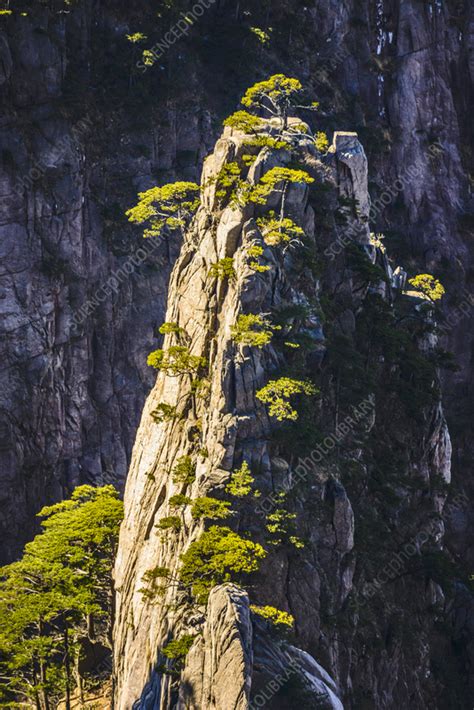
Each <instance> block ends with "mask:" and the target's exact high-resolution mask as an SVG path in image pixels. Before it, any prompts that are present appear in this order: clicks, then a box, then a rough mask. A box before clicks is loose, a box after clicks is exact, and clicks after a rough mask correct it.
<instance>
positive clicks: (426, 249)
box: [0, 0, 474, 707]
mask: <svg viewBox="0 0 474 710" xmlns="http://www.w3.org/2000/svg"><path fill="white" fill-rule="evenodd" d="M23 6H24V9H25V11H26V12H27V13H28V16H27V17H23V16H20V17H19V16H18V12H17V11H18V10H20V9H22V7H23ZM181 9H182V7H181V6H180V7H179V8H178V11H181ZM183 9H187V8H183ZM174 19H176V18H174ZM174 19H173V18H170V17H169V16H167V15H165V16H164V17H163V19H162V20H157V18H156V8H155V6H154V4H153V7H151V6H150V4H149V3H148V2H141V1H140V0H138V1H137V2H134V3H133V6H132V5H131V4H130V3H124V2H121V0H120V1H119V2H117V1H116V0H114V1H113V2H112V1H111V0H110V1H107V0H106V1H104V0H99V1H98V2H94V3H92V2H90V1H89V0H85V1H84V2H80V3H73V4H70V5H68V7H67V8H66V11H65V12H64V8H63V7H62V4H61V3H60V2H55V3H49V5H48V6H46V4H44V5H43V4H40V3H35V4H33V3H29V2H25V3H23V2H21V0H18V1H17V2H16V3H15V8H14V13H13V15H12V16H10V17H6V16H2V17H1V18H0V92H1V95H0V102H1V110H0V141H1V146H2V150H1V151H0V194H1V205H0V212H1V220H0V221H1V230H2V241H1V243H2V246H1V247H0V250H1V254H2V258H1V261H2V264H1V288H2V300H1V303H2V306H1V307H0V308H1V313H2V315H1V321H0V329H1V340H2V355H3V358H2V364H1V366H0V369H1V371H2V383H1V390H0V391H1V395H0V397H1V404H0V524H1V526H2V528H1V533H0V540H1V545H2V552H1V556H2V559H8V560H10V559H12V558H13V557H14V556H15V555H16V554H17V553H18V551H19V550H20V548H21V546H22V544H23V542H24V541H25V540H26V539H29V538H30V537H31V535H32V534H33V531H34V529H35V523H34V515H35V513H36V512H37V511H38V510H39V509H40V508H41V506H42V505H43V504H44V503H46V502H51V501H53V500H56V499H58V498H60V497H62V496H63V495H64V494H66V493H67V492H68V491H69V490H70V489H71V487H73V486H74V485H75V484H76V483H77V482H79V481H95V482H97V483H100V482H103V481H110V480H113V481H115V482H117V483H118V484H119V485H121V484H122V482H123V480H124V477H125V474H126V471H127V467H128V463H129V457H130V453H131V449H132V444H133V440H134V437H135V431H136V426H137V424H138V421H139V416H140V412H141V410H142V407H143V402H144V399H145V397H146V394H147V393H148V391H149V389H150V387H151V386H152V384H153V379H154V378H153V375H152V374H151V373H150V372H149V370H148V369H147V368H146V367H145V365H144V362H145V355H146V353H147V352H148V351H149V350H150V349H151V347H152V343H153V344H154V345H156V342H157V341H156V338H155V334H154V332H153V329H154V327H155V326H156V325H159V323H160V322H162V320H163V315H164V311H165V306H166V297H167V281H168V274H169V271H170V269H171V266H172V262H173V261H174V258H175V256H176V254H177V253H178V245H169V250H168V248H167V247H166V246H163V251H160V250H158V251H157V253H156V254H155V255H154V256H151V257H149V258H148V260H147V262H146V265H143V266H141V267H138V268H137V269H136V271H135V273H134V274H133V275H132V276H131V277H130V279H126V280H124V282H123V283H121V285H120V287H119V289H118V294H117V293H112V294H110V295H109V296H107V298H106V299H105V301H104V302H102V303H101V304H100V305H99V306H97V307H96V308H95V310H94V312H93V313H91V314H89V315H87V316H86V317H85V319H84V323H83V327H82V329H81V330H80V331H79V332H72V331H71V327H70V326H71V320H72V315H73V313H76V312H77V309H78V308H80V307H81V306H82V305H83V304H84V302H85V300H87V299H88V298H90V297H91V296H93V295H94V294H95V293H96V291H97V289H98V288H99V287H101V286H102V285H103V284H104V282H105V281H107V280H108V279H109V278H110V276H111V274H112V273H113V272H114V271H115V270H116V269H117V268H118V267H119V266H122V265H123V264H124V263H125V262H126V261H127V259H128V257H129V256H130V255H131V254H132V253H133V251H134V250H136V248H137V247H138V246H140V237H139V236H138V235H135V234H132V233H131V232H129V231H128V228H127V226H126V223H125V221H124V218H123V212H124V210H125V209H126V208H127V207H129V206H130V205H131V204H133V201H134V199H135V193H136V192H137V190H139V189H143V188H146V187H148V186H150V185H151V184H154V183H155V182H157V181H159V182H165V181H167V180H172V179H175V178H177V177H179V178H183V177H185V178H189V179H196V178H197V176H198V174H199V172H200V168H201V163H202V160H203V158H204V157H205V155H206V154H207V152H208V151H209V150H210V149H211V147H212V146H213V144H214V141H215V139H216V137H217V136H218V134H219V132H220V119H221V118H223V116H224V115H227V114H228V113H230V111H232V110H234V109H235V107H236V105H237V101H238V98H239V96H240V94H241V93H242V90H243V89H245V88H246V87H247V86H249V85H250V84H252V83H253V82H254V81H255V80H257V79H261V78H263V77H264V76H268V75H269V74H271V73H273V72H275V71H283V72H285V73H287V74H290V75H296V76H298V77H299V78H300V79H301V80H302V81H303V82H304V83H305V84H306V85H307V86H308V87H309V88H310V89H311V91H312V94H313V96H314V98H320V99H321V101H322V114H323V121H322V124H321V125H318V127H319V128H326V129H327V130H328V131H329V132H332V131H333V130H334V129H347V130H349V131H353V130H356V131H357V132H358V134H359V136H360V138H361V140H362V142H363V144H364V148H365V152H366V153H367V155H368V158H369V191H370V194H371V197H372V205H373V209H372V213H371V228H372V229H373V230H374V231H385V233H386V244H387V245H388V247H389V250H390V253H391V255H392V256H393V255H395V261H394V263H393V265H394V266H395V265H396V264H403V265H404V266H405V268H406V269H407V270H409V272H410V275H411V274H412V273H415V272H421V271H432V272H434V273H436V275H437V276H439V277H440V278H441V280H442V281H443V283H444V285H445V286H446V288H447V292H448V293H447V296H446V298H445V301H444V303H445V305H444V308H445V313H446V316H447V327H446V330H445V333H446V335H445V336H444V338H443V341H442V342H443V345H444V346H445V347H447V348H448V349H451V350H453V351H454V352H455V354H456V359H457V362H458V363H459V365H460V370H459V371H458V372H456V373H448V374H447V375H446V376H445V377H444V383H443V384H444V409H445V411H446V414H447V417H448V421H449V428H450V432H451V439H452V444H453V457H452V463H453V465H452V486H451V489H450V490H451V492H450V494H449V499H448V505H446V506H445V508H444V512H443V525H444V527H445V528H446V531H447V535H446V538H445V540H446V544H447V546H448V548H449V550H450V551H451V553H452V556H453V559H454V561H455V562H456V563H457V565H458V566H460V567H461V568H463V569H471V568H472V566H473V564H474V546H473V545H472V543H471V539H472V536H471V535H470V531H472V528H473V520H472V505H470V504H469V500H472V497H473V496H474V491H473V485H474V484H473V480H474V479H473V477H472V476H471V475H470V471H472V460H473V456H472V454H473V450H472V437H471V436H470V425H471V421H472V414H473V413H472V405H470V401H472V369H473V368H472V346H471V343H470V342H469V334H470V333H472V332H473V330H474V329H473V327H472V305H471V304H472V296H470V295H469V292H472V246H471V244H472V226H473V223H472V215H473V203H472V195H471V192H470V188H469V181H468V175H469V173H472V170H473V168H472V148H471V145H472V120H471V111H470V108H469V107H470V105H471V104H472V97H473V91H472V82H473V79H474V64H473V57H474V51H473V43H474V7H473V6H472V3H469V2H468V0H464V2H462V1H461V2H458V0H436V2H432V3H430V2H420V0H384V1H383V2H382V1H381V0H377V1H375V0H367V1H365V0H364V2H359V1H358V0H357V2H356V0H345V1H344V2H339V1H338V0H337V1H336V0H310V1H309V2H306V3H304V4H295V3H294V2H291V3H290V2H287V0H273V1H272V3H271V5H270V6H269V7H267V6H266V5H265V4H262V3H261V2H256V1H255V2H253V1H252V0H249V1H248V2H247V1H245V2H240V3H238V4H237V5H236V4H235V3H233V2H231V0H220V1H219V2H217V3H215V4H214V5H213V6H212V8H211V9H210V10H209V11H208V12H207V13H206V14H205V15H204V17H202V18H201V19H200V21H199V22H198V23H196V26H195V27H194V28H193V30H192V32H191V33H190V34H189V36H188V37H186V38H182V39H181V40H180V41H179V42H176V43H175V44H174V45H173V46H172V47H171V49H170V50H169V51H168V52H167V53H166V54H165V55H164V56H163V57H161V58H160V60H159V62H157V63H156V64H155V66H154V67H152V68H151V69H149V70H147V72H146V73H145V74H144V75H143V76H142V75H141V74H138V73H136V74H135V75H134V76H133V77H132V78H130V69H131V67H132V66H133V64H134V61H135V58H136V57H137V54H136V48H134V47H131V45H130V44H129V43H128V42H127V41H126V39H125V35H126V34H127V33H130V32H135V31H138V30H141V31H143V32H145V33H146V34H148V36H149V44H148V45H147V46H151V45H152V44H153V43H154V42H155V41H158V40H161V39H162V37H163V36H164V34H165V32H166V31H167V30H168V29H169V27H170V26H171V25H172V23H173V21H174ZM249 26H257V27H263V28H265V27H272V28H273V32H272V39H271V42H270V43H269V45H267V46H266V47H262V46H261V45H260V44H259V43H258V41H257V40H256V38H255V35H253V34H252V33H251V32H249ZM133 52H135V55H134V54H133ZM88 117H89V118H91V122H92V127H91V126H90V124H88V123H85V124H84V123H83V124H82V126H83V127H84V128H83V129H81V128H80V125H81V123H80V122H81V121H84V119H87V118H88ZM318 120H319V119H318ZM74 128H76V129H77V130H76V131H75V132H74V133H73V129H74ZM69 137H71V141H69ZM436 141H437V142H438V143H437V145H440V146H441V150H440V151H437V152H434V153H429V152H428V146H429V145H430V144H433V143H434V142H436ZM342 162H343V158H341V163H342ZM38 173H40V174H39V175H38ZM15 186H16V187H18V193H17V192H16V191H15V190H14V188H15ZM387 195H388V196H387ZM381 196H383V200H382V199H381ZM335 284H337V272H335ZM5 294H6V295H5ZM351 319H352V316H351V313H350V310H349V309H348V310H347V312H346V313H345V315H344V317H343V318H342V320H343V321H344V323H346V324H348V325H349V327H350V323H351ZM437 428H438V427H437V423H436V420H433V441H434V442H435V443H434V447H435V450H433V452H432V456H433V457H434V458H436V457H438V456H439V455H440V454H441V453H442V451H443V449H446V445H445V443H443V441H442V439H439V440H438V441H437V443H436V439H437V435H436V433H435V432H436V430H437ZM443 438H445V437H443ZM435 451H437V452H438V453H436V452H435ZM447 458H448V457H445V469H446V470H445V472H444V473H443V474H442V475H444V476H446V474H447V463H446V461H447ZM419 461H420V462H421V458H420V459H419ZM427 461H428V460H427V459H426V458H425V461H424V463H420V470H422V469H424V470H426V466H427ZM424 478H425V480H426V474H424ZM423 495H425V494H422V496H421V499H420V498H417V497H416V496H412V497H411V499H412V508H411V509H410V511H409V512H408V513H407V516H406V519H405V520H404V521H403V523H402V526H403V529H408V527H410V529H411V527H414V528H416V526H417V524H418V523H419V520H418V517H417V515H418V514H417V510H418V509H419V508H420V506H421V505H422V504H423ZM407 498H408V499H409V498H410V496H407ZM339 500H340V501H341V502H342V501H344V497H342V499H339V498H338V497H337V496H336V501H339ZM351 500H352V506H351V507H352V508H353V512H354V510H355V502H354V499H353V498H351ZM338 505H339V503H338ZM333 514H334V512H332V513H331V516H332V515H333ZM355 515H356V518H357V512H355ZM349 517H350V513H344V516H343V518H344V519H345V520H349ZM365 517H367V516H364V519H365ZM407 526H408V527H407ZM375 528H376V529H377V526H375ZM332 529H333V524H332V522H331V520H329V521H328V523H327V531H328V534H329V533H330V531H331V530H332ZM379 529H380V528H379ZM347 540H350V535H349V536H348V537H347ZM346 544H347V543H346ZM390 549H392V548H391V547H390V546H389V547H388V550H385V551H384V554H383V555H382V564H383V560H385V562H386V561H387V556H389V550H390ZM370 554H371V553H370ZM307 572H308V573H307V574H306V572H305V574H302V575H301V579H300V585H303V586H304V585H306V584H311V588H316V589H317V588H319V585H320V579H319V577H318V575H317V574H316V573H315V572H314V571H313V570H311V572H309V570H307ZM351 575H352V572H351V566H350V565H348V566H347V568H346V570H345V572H344V575H343V577H342V580H343V581H342V583H341V594H342V596H344V595H345V594H346V593H347V589H348V588H349V586H350V579H351ZM456 589H457V591H458V596H457V597H456V599H455V601H454V602H452V603H451V602H450V603H449V604H448V605H447V606H446V607H445V609H444V611H443V615H442V617H441V619H442V623H447V624H448V625H449V626H450V628H451V629H452V631H453V636H452V639H451V641H449V642H448V643H447V644H445V643H444V642H443V643H442V642H441V641H442V640H441V639H438V641H439V644H440V652H439V658H438V659H437V661H436V663H435V664H434V665H432V667H426V669H425V671H424V672H425V673H426V674H438V675H440V674H441V676H442V677H444V679H445V684H448V683H449V679H451V684H456V683H457V684H458V686H459V687H461V686H462V683H461V682H459V683H458V680H457V679H458V678H459V674H460V675H461V676H462V677H464V675H465V673H466V672H467V669H469V667H471V668H472V667H473V664H474V656H473V655H472V653H473V651H472V641H471V640H470V639H472V628H473V621H472V619H473V618H474V616H473V612H472V606H471V602H470V599H471V597H470V592H469V591H468V589H467V587H466V584H465V582H464V581H459V582H457V583H456ZM430 590H431V591H430V595H431V596H433V594H432V585H430ZM417 593H418V591H417V590H414V596H413V599H416V598H417V597H416V594H417ZM437 596H438V597H439V594H438V595H437ZM417 613H418V612H417V609H415V608H414V606H413V605H408V606H407V607H406V610H405V611H404V613H400V615H399V617H398V618H396V619H395V620H394V621H393V623H392V625H390V627H387V629H386V633H385V634H384V635H382V636H379V637H378V641H377V643H378V644H381V645H382V646H384V645H386V644H390V643H393V637H394V629H400V628H403V627H406V628H409V629H412V620H413V618H414V617H416V615H417ZM368 644H369V646H368V647H369V648H371V646H370V644H373V639H370V640H369V641H368ZM403 648H405V646H404V645H403V644H402V649H403ZM453 648H454V649H455V651H456V653H455V654H454V656H453V655H452V651H453ZM466 649H468V650H469V649H470V652H471V656H470V658H471V660H470V666H469V665H468V660H467V657H466V655H465V651H466ZM352 653H353V654H354V653H356V651H355V650H352ZM358 653H360V654H361V655H364V653H366V651H365V649H361V650H360V651H358ZM410 653H411V652H410ZM410 653H408V655H410ZM405 655H407V651H406V648H405ZM379 656H380V659H382V654H379ZM447 659H450V660H449V661H448V660H447ZM379 662H380V664H382V663H383V661H382V660H380V661H379ZM418 662H419V658H418V656H417V658H416V663H418ZM327 665H328V664H327ZM328 668H329V665H328ZM382 672H383V674H385V676H389V675H390V672H391V668H390V667H384V668H383V669H382V670H380V669H375V671H373V672H372V671H371V672H367V674H368V677H372V676H374V675H375V676H377V674H382ZM443 674H444V676H443ZM394 677H396V674H394ZM453 678H454V681H453V680H452V679H453ZM372 681H373V682H375V680H374V678H373V677H372ZM364 683H365V680H364ZM473 693H474V686H472V687H471V696H472V694H473ZM387 697H388V698H389V700H387V703H388V702H389V701H390V702H392V701H391V697H392V696H391V695H390V694H389V695H388V696H387ZM437 700H438V699H437ZM370 702H371V700H370V698H367V697H366V696H364V697H362V698H361V697H359V698H358V703H359V707H364V705H363V704H364V703H366V704H369V707H370ZM393 702H395V701H393ZM447 702H448V701H447ZM413 703H415V700H410V703H409V705H413ZM461 703H462V699H459V698H457V699H456V701H455V703H454V704H455V706H456V707H458V706H459V705H460V704H461Z"/></svg>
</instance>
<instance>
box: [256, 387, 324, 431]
mask: <svg viewBox="0 0 474 710" xmlns="http://www.w3.org/2000/svg"><path fill="white" fill-rule="evenodd" d="M298 394H305V395H314V394H317V389H316V387H315V386H314V385H313V384H312V383H311V382H308V381H306V380H294V379H291V378H290V377H280V379H278V380H270V382H269V383H268V384H267V385H265V387H262V389H260V390H258V392H257V399H259V400H260V401H261V402H263V403H264V404H268V413H269V414H270V416H271V417H275V418H276V419H278V421H280V422H281V421H283V420H284V419H289V420H291V421H295V420H296V419H298V412H297V411H296V410H295V409H293V407H292V405H291V398H292V397H293V396H294V395H298Z"/></svg>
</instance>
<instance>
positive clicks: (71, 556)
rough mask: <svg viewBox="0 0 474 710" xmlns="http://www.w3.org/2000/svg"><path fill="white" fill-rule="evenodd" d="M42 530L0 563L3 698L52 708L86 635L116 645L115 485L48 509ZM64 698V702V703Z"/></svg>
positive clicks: (87, 490)
mask: <svg viewBox="0 0 474 710" xmlns="http://www.w3.org/2000/svg"><path fill="white" fill-rule="evenodd" d="M39 516H40V517H41V518H43V520H42V523H41V525H42V528H43V532H42V533H41V534H39V535H37V536H36V537H35V539H34V540H33V541H32V542H30V543H28V544H27V545H26V547H25V552H24V555H23V557H22V558H21V559H20V560H19V561H17V562H14V563H12V564H10V565H7V566H6V567H3V568H1V569H0V616H1V617H2V619H3V624H2V628H1V629H0V702H5V703H9V702H10V701H13V700H15V699H17V698H23V699H24V700H27V701H30V702H33V703H34V704H35V705H36V707H37V708H41V709H42V710H48V708H49V707H50V705H51V700H52V698H56V699H58V698H59V697H61V696H62V695H64V694H66V698H68V697H69V695H70V692H71V689H72V685H73V683H72V680H71V674H72V670H71V669H72V668H73V667H75V668H76V678H77V680H78V681H79V682H80V681H81V679H80V678H78V671H77V669H78V665H79V659H80V654H81V647H82V643H83V642H84V640H85V639H86V638H88V639H89V640H95V641H96V642H97V643H100V644H101V645H103V646H104V647H107V648H109V649H110V648H111V638H110V632H111V623H112V614H111V608H112V594H113V585H112V566H113V560H114V556H115V550H116V546H117V540H118V531H119V526H120V522H121V519H122V516H123V506H122V503H121V501H120V500H119V499H118V494H117V492H116V491H115V489H114V488H113V486H105V487H103V488H93V487H92V486H80V487H79V488H76V490H75V491H74V493H73V494H72V497H71V498H70V499H69V500H66V501H63V502H61V503H57V504H56V505H53V506H49V507H46V508H43V510H41V511H40V513H39ZM66 704H67V703H66Z"/></svg>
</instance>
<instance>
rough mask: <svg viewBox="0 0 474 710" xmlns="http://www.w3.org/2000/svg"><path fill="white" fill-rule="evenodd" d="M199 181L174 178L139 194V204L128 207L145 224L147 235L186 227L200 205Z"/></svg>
mask: <svg viewBox="0 0 474 710" xmlns="http://www.w3.org/2000/svg"><path fill="white" fill-rule="evenodd" d="M200 189H201V188H200V187H199V185H196V184H195V183H194V182H174V183H170V184H168V185H164V186H163V187H152V188H151V189H150V190H146V192H140V193H139V194H138V198H139V200H138V204H137V205H135V207H132V208H131V209H129V210H127V212H126V216H127V217H128V219H129V221H130V222H132V223H133V224H140V225H145V230H144V232H143V236H144V237H159V236H162V235H165V234H168V233H171V232H175V231H180V230H183V229H185V228H186V227H187V226H188V225H189V223H190V221H191V219H192V218H193V216H194V215H195V213H196V211H197V208H198V207H199V192H200Z"/></svg>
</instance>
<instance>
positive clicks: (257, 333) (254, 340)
mask: <svg viewBox="0 0 474 710" xmlns="http://www.w3.org/2000/svg"><path fill="white" fill-rule="evenodd" d="M276 329H277V326H272V325H271V324H270V322H269V320H268V319H267V318H265V316H263V315H261V314H257V313H249V314H248V315H240V316H239V317H238V318H237V323H236V324H235V325H234V326H232V328H231V336H232V338H233V340H235V342H236V343H239V344H241V345H249V346H252V347H256V348H263V347H264V346H265V345H268V343H269V342H270V341H271V339H272V337H273V332H274V330H276Z"/></svg>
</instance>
